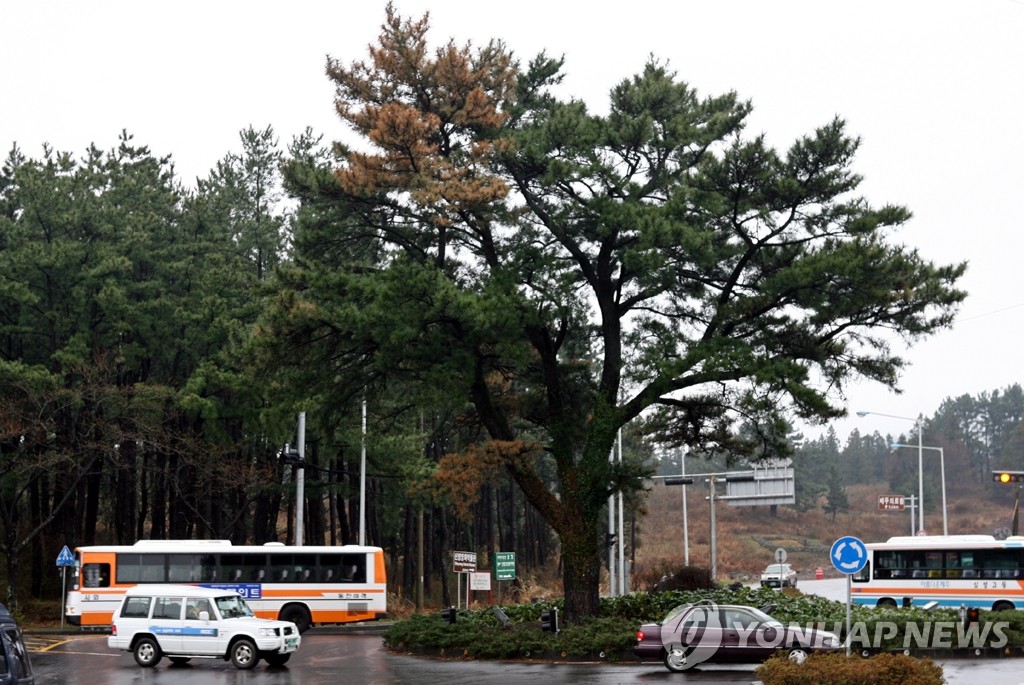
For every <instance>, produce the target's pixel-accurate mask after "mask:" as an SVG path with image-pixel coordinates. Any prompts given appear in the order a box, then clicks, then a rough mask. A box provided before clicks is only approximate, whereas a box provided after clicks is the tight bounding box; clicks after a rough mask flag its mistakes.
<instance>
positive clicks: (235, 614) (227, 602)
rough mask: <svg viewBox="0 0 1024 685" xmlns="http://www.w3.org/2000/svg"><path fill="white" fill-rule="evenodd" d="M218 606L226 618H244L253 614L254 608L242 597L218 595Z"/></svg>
mask: <svg viewBox="0 0 1024 685" xmlns="http://www.w3.org/2000/svg"><path fill="white" fill-rule="evenodd" d="M216 601H217V608H218V609H220V615H221V616H223V617H224V618H244V617H247V616H252V615H253V613H252V609H250V608H249V605H248V604H246V603H245V600H244V599H242V598H241V597H218V598H217V600H216Z"/></svg>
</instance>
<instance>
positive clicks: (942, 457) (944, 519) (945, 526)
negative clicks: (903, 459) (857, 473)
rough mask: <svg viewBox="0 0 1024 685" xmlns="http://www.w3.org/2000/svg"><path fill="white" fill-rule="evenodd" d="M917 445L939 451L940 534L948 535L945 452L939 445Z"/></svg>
mask: <svg viewBox="0 0 1024 685" xmlns="http://www.w3.org/2000/svg"><path fill="white" fill-rule="evenodd" d="M889 447H891V448H892V449H894V450H895V449H898V448H900V447H914V445H905V444H903V443H899V442H894V443H892V444H891V445H889ZM919 447H920V449H923V450H936V451H938V453H939V472H940V473H941V475H942V534H943V535H949V521H948V517H947V516H946V453H945V452H944V451H943V449H942V448H941V447H929V446H928V445H919Z"/></svg>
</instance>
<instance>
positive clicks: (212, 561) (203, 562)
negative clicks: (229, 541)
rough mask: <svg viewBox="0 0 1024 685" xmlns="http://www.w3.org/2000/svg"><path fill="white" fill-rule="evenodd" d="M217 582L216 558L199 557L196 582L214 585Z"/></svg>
mask: <svg viewBox="0 0 1024 685" xmlns="http://www.w3.org/2000/svg"><path fill="white" fill-rule="evenodd" d="M217 580H218V578H217V557H216V556H214V555H212V554H202V555H200V556H199V568H198V571H197V574H196V581H198V582H200V583H215V582H217Z"/></svg>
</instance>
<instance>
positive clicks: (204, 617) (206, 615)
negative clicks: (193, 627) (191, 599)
mask: <svg viewBox="0 0 1024 685" xmlns="http://www.w3.org/2000/svg"><path fill="white" fill-rule="evenodd" d="M199 620H200V621H209V620H210V612H209V611H200V612H199Z"/></svg>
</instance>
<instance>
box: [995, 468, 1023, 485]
mask: <svg viewBox="0 0 1024 685" xmlns="http://www.w3.org/2000/svg"><path fill="white" fill-rule="evenodd" d="M992 480H994V481H995V482H996V483H1021V482H1024V471H993V472H992Z"/></svg>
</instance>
